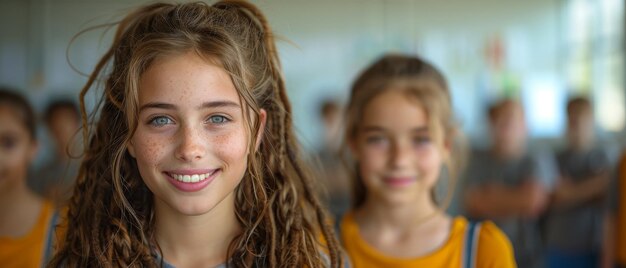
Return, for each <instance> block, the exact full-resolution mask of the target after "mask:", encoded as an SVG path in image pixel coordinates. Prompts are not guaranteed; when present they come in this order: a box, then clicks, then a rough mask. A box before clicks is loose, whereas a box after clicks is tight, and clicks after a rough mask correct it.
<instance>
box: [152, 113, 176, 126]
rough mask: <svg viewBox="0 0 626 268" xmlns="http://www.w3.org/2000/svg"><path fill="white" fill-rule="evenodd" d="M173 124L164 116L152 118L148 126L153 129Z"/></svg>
mask: <svg viewBox="0 0 626 268" xmlns="http://www.w3.org/2000/svg"><path fill="white" fill-rule="evenodd" d="M173 122H174V121H172V119H169V118H167V117H165V116H157V117H154V118H152V119H151V120H150V122H148V124H150V125H153V126H155V127H162V126H165V125H167V124H172V123H173Z"/></svg>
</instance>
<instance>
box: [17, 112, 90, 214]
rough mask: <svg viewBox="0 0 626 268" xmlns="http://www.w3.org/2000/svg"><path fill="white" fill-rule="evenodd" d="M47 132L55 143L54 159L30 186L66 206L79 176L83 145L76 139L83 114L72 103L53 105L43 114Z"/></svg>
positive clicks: (59, 204) (33, 179)
mask: <svg viewBox="0 0 626 268" xmlns="http://www.w3.org/2000/svg"><path fill="white" fill-rule="evenodd" d="M44 122H45V124H46V128H47V129H48V132H49V133H50V135H51V137H52V140H53V141H54V154H53V156H52V158H51V159H50V160H49V161H48V162H47V163H45V164H44V165H43V167H42V168H41V169H40V170H38V171H37V172H36V173H35V176H32V177H30V178H29V186H30V187H31V188H32V189H33V190H35V192H37V193H39V194H40V195H42V196H44V197H46V198H48V199H49V200H51V201H53V202H54V203H55V205H57V206H62V205H64V204H65V203H66V202H67V200H68V199H69V197H70V196H71V194H72V187H73V186H74V180H75V178H76V175H77V174H78V167H79V166H80V160H79V159H77V158H76V157H77V156H78V155H79V154H80V147H81V142H80V140H79V137H80V136H81V135H77V132H78V129H79V128H80V112H79V111H78V106H77V105H76V103H74V102H73V101H71V100H57V101H53V102H51V103H50V104H49V105H48V107H47V108H46V110H45V112H44Z"/></svg>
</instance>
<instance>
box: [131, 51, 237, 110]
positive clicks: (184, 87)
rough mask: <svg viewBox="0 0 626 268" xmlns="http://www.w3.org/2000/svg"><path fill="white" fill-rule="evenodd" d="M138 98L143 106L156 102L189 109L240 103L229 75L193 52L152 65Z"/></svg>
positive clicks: (143, 78) (174, 56)
mask: <svg viewBox="0 0 626 268" xmlns="http://www.w3.org/2000/svg"><path fill="white" fill-rule="evenodd" d="M138 95H139V103H140V104H141V103H146V102H151V101H154V100H159V101H167V102H171V103H180V104H190V105H197V104H199V103H204V102H206V101H216V100H228V101H231V102H235V103H240V102H241V101H240V96H239V92H238V90H237V88H236V87H235V85H234V84H233V82H232V78H231V76H230V74H229V73H228V72H227V71H226V70H224V68H222V67H221V66H219V65H216V64H214V63H212V62H210V61H207V60H206V59H205V58H204V57H201V56H199V55H197V53H194V52H189V53H185V54H180V55H173V56H169V57H164V58H161V59H160V60H158V61H155V62H154V63H153V64H151V66H150V67H149V68H148V69H147V70H146V71H145V72H144V73H143V75H142V77H141V79H140V83H139V94H138Z"/></svg>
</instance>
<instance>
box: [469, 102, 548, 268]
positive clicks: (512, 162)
mask: <svg viewBox="0 0 626 268" xmlns="http://www.w3.org/2000/svg"><path fill="white" fill-rule="evenodd" d="M488 117H489V124H490V132H491V138H492V143H491V146H490V148H488V149H487V150H477V151H475V152H473V154H472V156H471V157H470V159H469V165H468V168H467V170H466V174H465V176H464V181H463V185H464V187H463V188H462V189H463V191H464V194H463V195H462V196H464V200H465V202H464V203H465V204H464V205H465V211H466V213H467V214H468V217H470V218H473V219H478V220H482V219H490V220H493V221H494V222H495V223H496V224H497V225H498V227H500V228H501V229H502V230H503V231H504V233H506V234H507V236H508V237H509V239H510V240H511V242H512V244H513V248H514V251H515V259H516V261H517V264H518V266H519V267H529V268H534V267H544V260H543V256H542V253H543V250H542V248H541V245H542V243H541V236H540V232H539V226H538V217H539V215H540V214H541V213H542V212H543V211H544V209H545V207H546V205H547V201H548V194H549V192H550V190H551V187H552V184H553V180H554V179H553V177H554V166H553V163H554V161H552V158H551V157H547V156H548V155H542V154H536V153H534V154H533V153H530V152H529V151H528V150H527V146H526V138H527V129H526V123H525V117H524V111H523V109H522V106H521V104H520V103H519V102H517V101H515V100H511V99H506V100H502V101H500V102H497V103H496V104H494V105H493V106H492V107H491V108H490V109H489V111H488Z"/></svg>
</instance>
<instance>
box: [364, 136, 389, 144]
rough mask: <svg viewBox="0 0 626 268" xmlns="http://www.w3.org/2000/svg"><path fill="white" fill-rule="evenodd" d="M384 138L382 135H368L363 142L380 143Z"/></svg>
mask: <svg viewBox="0 0 626 268" xmlns="http://www.w3.org/2000/svg"><path fill="white" fill-rule="evenodd" d="M385 140H386V139H385V137H383V136H370V137H367V138H366V139H365V142H367V143H368V144H380V143H382V142H384V141H385Z"/></svg>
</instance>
